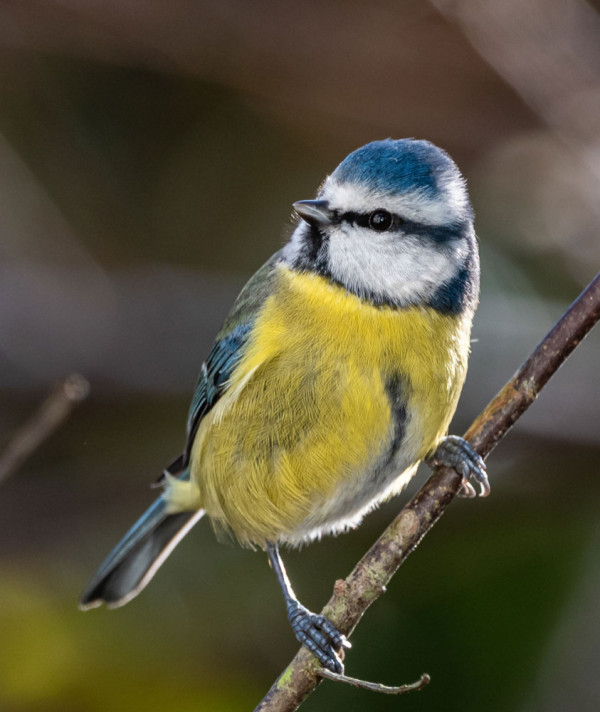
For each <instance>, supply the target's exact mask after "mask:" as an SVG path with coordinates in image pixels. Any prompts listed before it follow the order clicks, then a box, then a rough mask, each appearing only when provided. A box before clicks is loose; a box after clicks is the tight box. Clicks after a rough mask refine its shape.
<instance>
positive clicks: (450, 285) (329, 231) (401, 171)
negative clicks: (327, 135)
mask: <svg viewBox="0 0 600 712" xmlns="http://www.w3.org/2000/svg"><path fill="white" fill-rule="evenodd" d="M294 209H295V211H296V212H297V213H298V215H299V216H300V217H301V221H300V222H299V224H298V226H297V228H296V229H295V231H294V233H293V235H292V239H291V240H290V242H289V244H288V245H287V246H286V248H285V250H284V258H285V259H286V261H287V262H288V263H289V264H290V265H291V266H292V267H293V268H296V269H300V270H307V271H309V270H311V271H314V272H317V273H318V274H321V275H323V276H324V277H327V278H329V279H331V280H332V281H334V282H336V283H338V284H340V285H341V286H343V287H345V288H346V289H347V290H348V291H349V292H351V293H353V294H355V295H357V296H359V297H360V298H362V299H365V300H367V301H370V302H372V303H374V304H376V305H390V306H399V307H403V306H411V305H429V306H432V307H434V308H438V309H439V310H440V311H445V312H454V313H457V312H460V311H462V310H463V309H465V308H469V307H473V306H474V305H475V303H476V300H477V294H478V288H479V282H478V277H479V263H478V257H477V245H476V240H475V234H474V231H473V214H472V210H471V205H470V202H469V196H468V194H467V189H466V185H465V181H464V179H463V177H462V175H461V173H460V171H459V170H458V168H457V166H456V164H455V163H454V161H453V160H452V159H451V158H450V156H448V154H447V153H446V152H445V151H442V150H441V149H439V148H437V147H436V146H434V145H433V144H432V143H429V142H428V141H417V140H412V139H400V140H396V141H394V140H391V139H386V140H384V141H373V142H372V143H368V144H367V145H366V146H363V147H362V148H359V149H357V150H356V151H354V152H353V153H351V154H350V155H349V156H347V157H346V158H345V159H344V160H343V161H342V163H340V165H339V166H338V167H337V168H336V169H335V171H334V172H333V173H332V174H331V175H330V176H329V177H328V178H327V179H326V180H325V182H324V183H323V185H322V187H321V190H320V191H319V194H318V196H317V199H316V200H301V201H299V202H297V203H294Z"/></svg>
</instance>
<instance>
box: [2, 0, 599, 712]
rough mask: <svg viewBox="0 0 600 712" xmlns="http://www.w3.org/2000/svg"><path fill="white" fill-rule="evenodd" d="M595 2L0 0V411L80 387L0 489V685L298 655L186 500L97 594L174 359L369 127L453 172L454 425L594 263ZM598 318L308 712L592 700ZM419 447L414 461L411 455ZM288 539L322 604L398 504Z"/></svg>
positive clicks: (227, 549)
mask: <svg viewBox="0 0 600 712" xmlns="http://www.w3.org/2000/svg"><path fill="white" fill-rule="evenodd" d="M599 8H600V3H598V2H597V1H596V2H592V3H586V2H583V1H582V0H555V1H553V2H548V0H531V1H530V2H528V3H522V2H519V0H503V2H502V3H498V2H495V1H494V0H456V1H446V0H436V2H431V3H429V2H422V1H421V0H404V2H401V3H399V2H396V1H394V0H377V1H376V2H371V3H365V2H361V1H359V0H356V1H351V0H343V1H342V0H318V1H317V0H305V2H303V3H282V2H276V1H275V0H265V1H264V2H262V3H259V4H256V3H249V2H243V1H242V0H221V1H220V2H208V1H206V0H171V1H170V2H160V0H153V1H152V2H142V1H141V0H120V1H119V2H109V1H106V0H105V1H104V2H94V1H93V0H60V2H59V1H58V0H45V2H36V1H35V0H22V1H21V2H19V3H14V2H9V1H6V0H4V1H0V230H1V237H0V437H1V438H2V443H3V444H4V445H6V443H8V442H9V441H10V439H11V436H12V435H13V434H14V432H15V431H16V429H17V428H18V427H19V426H20V425H21V424H22V423H23V422H24V421H25V420H26V419H27V418H28V417H29V416H30V414H31V413H32V412H33V411H34V410H35V409H36V408H37V407H38V405H39V403H40V402H41V401H42V400H43V399H44V397H45V396H46V394H47V393H48V392H49V390H50V389H51V388H52V386H53V384H54V383H55V382H56V381H57V380H59V379H60V378H61V377H63V376H65V375H67V374H68V373H71V372H73V371H79V372H81V373H82V374H84V375H85V376H86V378H87V379H88V380H89V382H90V384H91V393H90V396H89V398H88V399H87V400H86V401H85V402H84V403H83V404H81V405H80V406H78V407H77V408H76V410H75V411H74V412H73V414H72V415H71V417H70V418H69V419H68V420H67V421H66V422H65V423H64V424H63V425H62V427H61V428H60V429H59V430H58V431H57V432H56V433H55V434H54V435H53V436H52V437H51V438H50V439H48V440H47V441H46V442H45V443H44V444H43V446H42V447H41V448H39V449H38V450H37V451H36V452H35V454H34V456H33V457H32V458H30V459H29V460H28V461H27V462H26V463H25V464H24V465H23V466H22V467H21V469H20V470H19V471H18V472H17V473H16V474H14V476H12V477H11V478H10V479H8V480H6V481H4V483H3V484H2V486H1V489H0V570H1V575H0V635H1V641H2V644H1V645H0V708H1V709H2V710H7V711H9V712H34V711H35V712H37V711H44V712H53V711H55V710H56V711H58V710H60V711H61V712H71V711H73V712H100V711H101V710H111V711H115V712H120V711H121V710H128V711H130V712H136V711H137V710H144V711H145V712H154V711H155V710H156V711H158V710H165V709H168V710H170V711H171V712H188V711H190V712H191V711H192V710H194V711H195V710H211V711H215V712H221V711H232V712H236V711H237V710H240V711H241V710H251V709H253V708H254V706H255V705H256V704H257V703H258V702H259V700H260V699H261V698H262V696H263V695H264V693H265V692H266V690H267V689H268V687H269V686H270V684H271V683H272V682H273V680H274V679H275V678H276V676H277V675H278V674H279V673H280V672H281V670H282V669H283V667H284V666H285V664H286V663H287V662H288V660H289V659H290V658H291V656H292V655H293V653H294V652H295V650H296V648H297V645H296V643H295V641H294V639H293V636H292V634H291V633H290V631H289V627H288V624H287V622H286V616H285V611H284V607H283V603H282V600H281V597H280V593H279V590H278V587H277V584H276V581H275V578H274V576H273V574H272V572H271V571H270V570H269V567H268V565H267V561H266V557H265V556H264V555H262V554H260V553H256V552H254V553H253V552H249V551H244V550H241V549H239V548H236V547H234V546H227V545H222V544H218V543H217V542H216V541H215V538H214V536H213V534H212V532H211V531H210V527H209V526H208V524H207V523H206V522H202V523H201V524H200V525H199V526H198V527H197V529H196V530H194V531H193V532H192V534H191V535H190V536H189V537H188V538H187V539H186V540H185V541H184V542H183V543H182V544H181V546H180V547H179V549H178V550H177V551H176V554H175V555H174V556H172V557H171V559H170V560H169V561H168V562H167V563H166V564H165V566H164V568H163V569H161V571H160V572H159V574H158V575H157V576H156V579H155V580H154V581H153V582H152V585H151V586H150V587H149V588H148V589H147V590H146V591H145V592H144V593H143V595H141V596H140V598H139V599H137V600H136V601H135V602H134V603H133V604H131V605H129V606H126V607H125V608H123V609H120V610H117V611H106V610H96V611H92V612H90V613H85V614H84V613H80V612H78V610H77V607H76V604H77V599H78V595H79V593H80V591H81V589H82V588H83V586H84V584H85V583H86V582H87V580H88V578H89V577H90V576H91V574H92V573H93V572H94V570H95V569H96V567H97V565H98V564H99V563H100V562H101V560H102V559H103V558H104V556H105V554H106V553H107V552H108V550H109V548H110V547H112V545H114V544H115V543H116V541H117V540H118V539H119V538H120V536H121V535H122V534H123V533H124V531H125V530H126V528H128V526H129V525H130V524H131V523H133V521H134V519H135V518H136V517H137V516H138V515H139V514H140V513H141V512H142V511H143V510H144V509H145V508H146V506H147V505H148V504H149V503H150V501H151V500H152V499H153V498H154V496H155V492H153V491H151V490H150V489H149V487H148V485H149V483H150V482H152V481H153V480H154V479H155V478H156V477H157V475H158V474H159V472H160V471H161V469H162V468H163V467H164V466H165V465H166V464H168V463H169V462H170V461H171V460H172V459H173V458H174V457H175V456H176V455H177V454H178V453H179V452H180V448H181V446H182V443H183V435H184V427H185V417H186V411H187V406H188V399H189V397H190V394H191V390H192V387H193V385H194V382H195V378H196V375H197V372H198V370H199V367H200V364H201V362H202V360H203V358H204V357H205V355H206V354H207V352H208V350H209V348H210V345H211V342H212V339H213V338H214V335H215V334H216V332H217V330H218V328H219V326H220V323H221V321H222V319H223V317H224V316H225V314H226V313H227V311H228V309H229V307H230V305H231V303H232V301H233V299H234V297H235V295H236V293H237V291H238V290H239V288H240V287H241V286H242V285H243V283H244V282H245V280H246V279H247V278H248V277H249V276H250V275H251V274H252V273H253V272H254V271H255V270H256V269H257V268H258V267H259V266H260V265H261V264H262V263H263V261H264V260H265V259H266V258H267V257H268V256H269V255H270V254H271V253H272V252H274V251H275V250H276V249H278V247H279V246H280V245H281V244H282V241H283V240H284V239H285V236H286V235H287V234H289V230H290V225H291V221H290V212H291V203H292V202H293V201H294V200H299V199H305V198H310V197H312V196H313V195H314V193H315V191H316V189H317V187H318V185H319V183H320V182H321V180H322V179H323V178H324V176H325V175H326V174H327V173H328V172H330V171H332V170H333V168H334V167H335V166H336V165H337V163H338V162H339V161H340V160H341V159H342V158H343V157H344V156H345V155H346V154H347V153H348V152H349V151H351V150H353V149H354V148H356V147H358V146H359V145H361V144H363V143H365V142H367V141H370V140H373V139H378V138H384V137H387V136H392V137H394V138H400V137H404V136H414V137H418V138H428V139H430V140H432V141H434V142H435V143H437V144H439V145H440V146H442V147H444V148H445V149H447V150H448V151H449V152H450V153H451V155H452V156H453V157H454V158H455V160H456V161H457V162H458V164H459V165H460V167H461V168H462V170H463V172H464V173H465V175H466V177H467V179H468V182H469V187H470V191H471V195H472V199H473V202H474V206H475V211H476V215H477V222H476V225H477V230H478V234H479V237H480V242H481V255H482V274H483V278H482V299H481V306H480V309H479V311H478V314H477V317H476V320H475V326H474V333H473V337H474V343H473V351H472V358H471V367H470V372H469V377H468V380H467V385H466V388H465V392H464V394H463V398H462V400H461V404H460V406H459V412H458V414H457V417H456V419H455V422H454V425H453V431H454V432H456V433H460V432H462V431H463V430H464V429H465V427H466V426H467V425H468V424H469V422H470V420H471V419H472V418H473V417H474V416H475V415H476V414H477V412H478V411H479V410H480V409H481V408H482V407H483V406H484V405H485V404H486V403H487V401H488V400H489V399H490V398H491V397H492V396H493V395H494V394H495V392H496V391H497V389H498V388H499V387H500V386H501V385H502V384H503V383H504V382H505V381H506V380H507V379H508V378H509V377H510V376H511V375H512V373H513V372H514V371H515V370H516V368H517V367H518V366H519V364H520V363H521V362H522V360H523V359H524V358H525V357H526V356H527V355H528V354H529V352H530V351H531V350H532V349H533V347H534V346H535V345H536V344H537V343H538V341H539V340H540V339H541V338H542V337H543V335H544V334H545V333H546V331H547V330H548V329H549V328H550V327H551V326H552V324H553V323H554V322H555V320H556V319H558V318H559V316H560V315H561V314H562V312H563V311H564V309H565V308H566V306H567V305H568V304H569V303H570V301H572V300H573V299H574V298H575V297H576V296H577V294H578V293H579V292H580V291H581V289H582V288H583V287H584V286H585V284H586V283H587V282H588V281H589V280H590V279H591V278H592V277H593V276H594V274H595V272H596V271H597V269H598V263H599V262H600V260H599V259H598V258H599V256H600V240H599V235H600V201H599V200H598V187H599V184H600V16H599V14H598V10H599ZM599 345H600V334H599V333H592V334H591V336H590V337H589V338H588V339H587V341H586V342H585V343H583V344H582V345H581V346H580V348H579V349H578V350H577V351H576V352H575V354H574V355H573V356H572V357H571V359H570V360H569V361H568V362H567V363H566V365H565V366H564V367H563V368H562V369H561V371H560V372H559V373H558V374H557V376H556V377H555V378H554V379H553V381H552V382H551V383H550V384H549V385H548V387H547V389H546V390H545V391H544V393H543V394H542V396H541V398H540V400H539V402H537V403H536V404H535V405H534V406H533V407H532V408H531V409H530V410H529V411H528V413H527V414H526V415H525V417H523V419H522V420H520V421H519V423H518V425H517V427H516V428H515V429H514V431H513V432H512V433H511V434H510V436H509V437H508V438H507V439H506V440H505V441H504V442H503V443H502V444H501V445H500V447H499V448H498V449H497V451H496V452H494V453H493V455H492V456H491V457H490V459H489V469H490V473H491V482H492V492H493V496H492V497H490V498H489V499H488V500H485V501H475V502H466V501H457V502H456V503H454V504H453V505H452V506H451V508H450V510H449V511H448V512H447V514H446V516H445V517H444V518H443V520H442V521H441V522H440V523H439V525H438V526H437V527H436V528H435V530H434V531H432V532H431V533H430V535H429V536H428V537H427V538H426V539H425V540H424V542H423V543H422V545H421V546H420V548H419V549H418V551H417V552H416V554H415V555H414V556H412V557H411V558H410V559H409V560H408V562H407V563H406V565H405V566H403V567H402V569H401V570H400V572H399V573H398V575H397V576H396V578H395V579H394V580H393V582H392V584H391V585H390V587H389V590H388V593H387V594H386V595H385V596H384V597H383V598H382V599H380V601H378V602H377V603H376V605H374V606H373V608H372V609H371V610H370V611H369V612H368V614H367V615H366V616H365V618H364V619H363V621H362V623H361V625H360V626H359V628H358V630H357V632H356V633H355V635H354V636H353V639H352V640H353V644H354V647H353V649H352V652H351V654H350V655H349V657H348V660H347V672H348V674H350V675H355V676H358V677H364V678H367V679H374V680H377V681H381V682H385V683H388V684H401V683H405V682H409V681H412V680H414V679H416V678H417V677H418V676H419V675H420V674H421V673H422V672H424V671H427V672H429V673H430V674H431V676H432V682H431V684H430V685H429V686H428V687H427V688H426V690H424V691H423V692H420V693H418V694H413V695H409V696H407V697H403V698H389V697H386V696H377V695H374V694H372V693H368V692H363V691H359V690H355V689H352V688H346V687H345V686H339V685H337V686H336V685H335V684H334V683H329V682H326V683H324V684H323V685H321V687H320V688H319V689H318V690H317V692H316V693H315V694H314V695H313V696H312V697H311V698H310V699H309V700H308V701H307V702H306V703H305V704H304V706H303V708H302V709H303V710H307V712H308V711H309V710H313V711H315V712H316V711H317V710H331V709H344V710H348V711H350V710H364V709H365V708H368V709H370V710H392V709H399V708H402V709H404V710H407V711H409V712H410V711H412V710H445V711H452V710H461V711H462V712H468V711H469V710H477V711H480V710H482V709H485V710H486V711H489V712H496V711H497V712H500V711H504V710H511V711H517V712H534V711H535V712H537V711H541V712H554V711H555V710H556V711H557V712H558V711H559V710H565V709H576V710H578V711H579V712H587V711H588V710H590V711H591V710H597V709H599V708H600V677H599V676H598V671H597V666H598V663H597V661H598V657H599V655H600V610H599V608H598V600H599V599H600V558H599V556H598V552H599V551H600V524H599V519H598V511H599V504H600V478H599V477H598V472H599V462H600V405H599V401H600V398H599V396H600V383H599V375H598V374H599V369H598V363H599V360H598V354H599ZM424 477H426V473H425V472H423V473H421V476H420V481H421V482H423V478H424ZM402 499H403V498H399V499H397V500H395V501H393V502H391V503H389V504H388V505H387V506H386V507H384V508H382V509H381V510H380V511H378V512H377V513H374V514H372V515H370V516H369V517H368V518H367V520H366V521H365V522H364V524H363V526H362V527H361V528H360V529H359V530H358V531H356V532H353V533H351V534H348V535H346V536H344V537H340V538H338V539H329V540H327V541H323V542H322V543H320V544H315V545H313V546H311V547H309V548H306V549H305V550H303V551H302V552H291V553H288V555H287V557H286V561H287V564H288V569H289V572H290V575H291V577H292V579H293V581H294V583H295V586H296V589H297V591H298V593H299V595H300V597H301V599H302V600H303V602H304V603H305V604H306V605H308V606H310V607H312V608H313V609H317V610H318V609H320V607H321V606H322V605H323V603H324V602H325V601H326V600H327V599H328V598H329V595H330V592H331V589H332V584H333V581H334V580H335V579H336V578H339V577H343V576H345V575H346V574H347V573H348V572H349V570H350V569H351V567H352V565H353V564H354V562H355V561H356V560H357V559H358V557H359V556H360V555H361V554H362V553H363V552H364V551H365V550H366V549H367V548H368V546H370V544H371V543H372V542H373V540H374V539H375V538H376V537H377V536H378V534H379V533H380V532H381V530H382V529H383V528H384V526H385V525H386V523H387V522H388V521H390V519H391V518H392V517H393V516H394V514H395V512H397V511H398V508H399V507H400V506H401V501H402Z"/></svg>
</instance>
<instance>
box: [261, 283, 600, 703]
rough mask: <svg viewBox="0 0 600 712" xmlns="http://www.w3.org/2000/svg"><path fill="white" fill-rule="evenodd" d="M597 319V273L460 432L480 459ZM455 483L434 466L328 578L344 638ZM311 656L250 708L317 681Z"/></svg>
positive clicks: (331, 611) (297, 698)
mask: <svg viewBox="0 0 600 712" xmlns="http://www.w3.org/2000/svg"><path fill="white" fill-rule="evenodd" d="M598 319H600V273H598V274H597V275H596V277H595V278H594V279H593V280H592V282H590V284H589V285H588V286H587V287H586V289H585V290H584V291H583V292H582V293H581V294H580V295H579V297H578V298H577V299H576V300H575V301H574V302H573V304H572V305H571V306H570V307H569V309H568V310H567V311H566V312H565V314H564V315H563V316H562V318H561V319H560V320H559V321H558V322H557V324H556V325H555V326H554V328H553V329H552V330H551V331H550V332H549V333H548V334H547V335H546V337H545V338H544V340H543V341H542V342H541V343H540V344H539V346H538V347H537V348H536V349H535V351H534V352H533V353H532V354H531V356H530V357H529V358H528V359H527V360H526V361H525V363H524V364H523V365H522V366H521V368H520V369H519V370H518V371H517V373H516V374H515V375H514V376H513V377H512V378H511V379H510V381H509V382H508V383H507V384H506V385H505V386H504V388H502V390H501V391H500V392H499V393H498V395H497V396H496V397H495V398H494V399H493V400H492V401H491V402H490V403H489V405H488V406H487V407H486V408H485V410H484V411H483V412H482V413H481V414H480V415H479V416H478V417H477V418H476V420H475V421H474V423H473V424H472V425H471V427H470V428H469V429H468V431H467V432H466V434H465V438H466V439H467V440H468V441H469V442H470V443H471V445H472V446H473V447H474V448H475V450H477V452H479V454H480V455H482V456H483V457H485V456H487V455H488V454H489V453H490V452H491V451H492V450H493V449H494V448H495V447H496V445H497V444H498V443H499V442H500V440H501V439H502V438H503V437H504V436H505V435H506V434H507V432H508V431H509V430H510V428H511V427H512V426H513V425H514V424H515V422H516V421H517V420H518V419H519V417H520V416H521V415H522V414H523V413H524V412H525V410H527V408H528V407H529V406H530V405H531V404H532V403H533V401H534V400H535V399H536V397H537V396H538V394H539V392H540V391H541V390H542V388H543V387H544V386H545V384H546V383H547V382H548V380H549V379H550V377H551V376H552V375H553V374H554V373H555V372H556V371H557V370H558V368H559V367H560V366H561V365H562V363H563V362H564V361H565V360H566V358H567V357H568V356H569V354H570V353H571V352H572V351H573V350H574V349H575V347H576V346H577V345H578V344H579V343H580V342H581V341H582V340H583V338H584V337H585V336H586V335H587V333H588V332H589V331H590V330H591V329H592V327H593V326H594V324H595V323H596V322H597V321H598ZM460 484H461V477H460V475H459V474H458V473H456V472H455V471H454V470H452V469H449V468H446V467H441V468H437V469H436V470H435V471H434V473H433V474H432V476H431V477H430V478H429V480H428V481H427V482H426V484H425V485H424V486H423V487H422V488H421V490H420V491H419V492H418V493H417V494H416V495H415V497H414V498H413V499H412V500H411V501H410V502H409V503H408V504H407V505H406V506H405V507H404V509H402V511H401V512H400V513H399V514H398V516H397V517H396V518H395V519H394V521H393V522H392V523H391V524H390V525H389V526H388V528H387V529H386V530H385V531H384V532H383V534H382V535H381V536H380V537H379V539H378V540H377V541H376V542H375V544H373V546H372V547H371V548H370V549H369V551H368V552H367V553H366V554H365V555H364V556H363V558H362V559H361V560H360V561H359V562H358V564H357V565H356V566H355V567H354V569H353V571H352V572H351V573H350V575H349V576H348V577H347V578H346V579H344V580H338V581H336V582H335V586H334V590H333V595H332V597H331V599H330V600H329V602H328V603H327V605H326V606H325V608H324V609H323V611H322V614H323V615H324V616H326V617H327V618H329V620H330V621H331V622H332V623H333V624H334V625H335V626H336V628H337V629H338V630H339V631H340V632H341V633H343V634H344V635H346V636H348V635H350V634H351V633H352V631H353V630H354V628H355V627H356V626H357V624H358V622H359V621H360V619H361V618H362V616H363V614H364V613H365V611H366V610H367V608H368V607H369V606H370V605H371V604H372V603H373V602H374V601H375V600H377V598H379V596H380V595H381V594H382V593H384V591H385V588H386V585H387V584H388V582H389V581H390V579H391V578H392V576H393V575H394V573H395V572H396V571H397V569H398V567H399V566H400V565H401V564H402V563H403V562H404V561H405V559H406V558H407V557H408V555H409V554H410V553H411V552H412V551H414V550H415V548H416V547H417V545H418V544H419V542H420V541H421V539H422V538H423V537H424V536H425V534H427V532H428V531H429V530H430V529H431V527H432V526H433V525H434V524H435V523H436V522H437V520H438V519H439V518H440V517H441V516H442V514H443V512H444V510H445V509H446V507H447V506H448V504H449V503H450V502H451V501H452V499H453V498H454V496H455V495H456V493H457V492H458V489H459V487H460ZM320 677H321V676H320V669H319V664H318V662H317V660H316V659H315V658H314V657H313V656H312V655H311V654H310V653H309V652H308V650H306V649H305V648H301V649H300V651H299V652H298V653H297V655H296V656H295V658H294V659H293V660H292V662H291V663H290V664H289V665H288V667H287V668H286V669H285V670H284V671H283V673H282V674H281V675H280V676H279V678H278V679H277V680H276V681H275V683H274V684H273V686H272V687H271V689H270V690H269V692H268V693H267V695H266V696H265V698H264V699H263V700H262V702H260V704H259V705H258V707H256V709H255V712H291V711H293V710H296V709H297V708H298V707H299V706H300V704H301V703H302V702H303V700H304V699H306V697H307V696H308V695H309V694H310V693H311V692H312V691H313V690H314V689H315V688H316V687H317V685H318V684H319V682H320Z"/></svg>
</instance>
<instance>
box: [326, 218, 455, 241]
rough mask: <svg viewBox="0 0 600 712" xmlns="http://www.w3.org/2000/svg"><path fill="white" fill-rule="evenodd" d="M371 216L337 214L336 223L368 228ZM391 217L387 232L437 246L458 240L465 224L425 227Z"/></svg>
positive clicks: (422, 224) (412, 221) (411, 221)
mask: <svg viewBox="0 0 600 712" xmlns="http://www.w3.org/2000/svg"><path fill="white" fill-rule="evenodd" d="M372 214H373V211H371V212H370V213H358V212H353V211H348V212H346V213H338V216H337V219H336V222H348V223H350V224H351V225H358V226H359V227H366V228H369V218H370V216H371V215H372ZM391 215H392V225H391V227H390V229H388V231H387V232H390V231H392V230H398V229H401V230H402V232H404V233H406V234H409V235H414V236H415V237H421V238H423V239H428V240H430V241H432V242H436V243H438V244H440V243H443V242H449V241H450V240H457V239H460V238H461V237H462V233H463V230H464V227H465V224H464V223H461V222H457V223H449V224H448V225H426V224H425V223H420V222H416V221H414V220H407V219H406V218H403V217H401V216H400V215H397V214H395V213H391Z"/></svg>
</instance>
